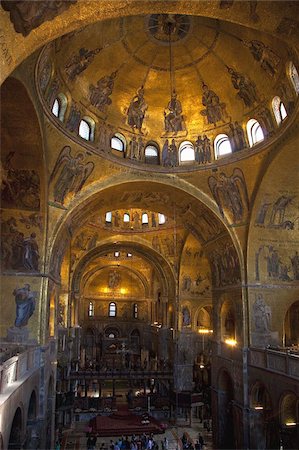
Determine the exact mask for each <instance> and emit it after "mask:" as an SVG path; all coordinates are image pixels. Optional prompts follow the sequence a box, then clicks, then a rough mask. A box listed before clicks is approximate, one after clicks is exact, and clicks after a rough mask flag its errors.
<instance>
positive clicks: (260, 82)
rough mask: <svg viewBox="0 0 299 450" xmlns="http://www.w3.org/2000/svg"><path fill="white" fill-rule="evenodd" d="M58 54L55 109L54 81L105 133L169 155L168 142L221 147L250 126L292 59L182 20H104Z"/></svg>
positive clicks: (66, 41) (235, 31) (245, 36)
mask: <svg viewBox="0 0 299 450" xmlns="http://www.w3.org/2000/svg"><path fill="white" fill-rule="evenodd" d="M47 52H48V53H49V48H48V49H46V50H45V51H44V54H46V53H47ZM50 52H51V61H52V63H51V64H52V67H51V70H52V85H51V83H50V82H49V81H48V80H47V79H46V81H45V76H44V74H45V72H44V71H43V70H42V69H40V71H39V73H40V74H42V75H40V83H42V84H43V85H45V84H47V83H48V87H47V88H45V87H43V88H42V89H44V90H45V92H47V91H48V93H47V94H45V96H46V98H47V101H48V103H49V102H51V99H52V100H53V95H52V97H51V93H52V92H53V89H52V87H53V83H54V92H55V93H56V94H57V93H58V92H62V93H63V94H65V96H66V98H67V99H68V100H70V99H71V102H72V104H73V106H74V105H75V106H74V107H75V108H78V110H79V111H80V112H81V117H82V116H87V117H90V118H91V119H92V120H93V121H94V123H95V124H96V127H97V129H98V130H99V131H98V134H101V133H102V131H103V127H107V128H108V130H109V135H110V136H111V135H112V134H113V133H116V132H118V133H121V134H122V135H123V136H124V137H125V138H126V140H127V142H129V141H130V139H132V136H133V137H134V136H136V139H138V137H139V138H140V137H141V138H142V139H143V141H144V142H147V143H148V142H155V143H157V144H158V146H159V148H160V149H162V148H163V144H164V142H165V140H166V139H168V138H169V139H172V138H175V139H177V140H178V141H177V143H178V142H179V141H180V142H182V141H185V140H187V141H189V140H190V141H192V142H194V141H195V140H196V139H197V137H198V136H199V135H204V134H207V136H208V137H209V138H210V139H213V138H215V136H216V135H217V134H219V133H226V134H229V132H230V125H231V124H232V122H236V121H237V122H238V123H239V124H241V125H242V126H243V128H244V127H245V124H246V122H247V121H248V119H250V118H252V117H256V116H258V115H259V114H260V113H261V111H262V110H263V108H265V107H268V108H269V107H270V104H271V101H272V98H273V96H274V95H277V86H278V83H280V82H281V80H282V79H283V78H284V77H286V70H285V67H286V62H287V61H288V60H289V58H290V56H289V54H288V49H287V48H286V46H285V43H282V42H281V41H279V40H278V39H276V38H274V37H273V36H271V37H270V36H268V35H266V34H265V33H260V32H258V31H257V30H253V29H249V28H245V27H242V26H239V25H236V24H232V23H228V22H225V21H219V20H215V19H209V18H203V17H195V16H187V15H179V14H176V15H171V14H168V15H161V14H160V15H159V14H155V15H150V16H130V17H125V18H118V19H113V20H107V21H103V22H98V23H95V24H92V25H89V26H87V27H85V28H84V29H81V30H79V31H76V32H74V33H71V34H68V35H65V36H63V37H62V38H59V39H58V40H56V41H55V45H54V46H53V47H52V48H51V49H50ZM44 60H45V58H43V57H41V58H40V64H41V62H42V61H44ZM41 78H42V80H41ZM49 86H50V87H49ZM49 92H50V93H49ZM66 116H69V111H68V112H67V113H66ZM67 119H68V117H67ZM69 130H71V131H72V129H71V127H69ZM101 130H102V131H101ZM102 134H103V133H102ZM97 139H98V135H97V136H96V138H95V145H97V142H96V141H97Z"/></svg>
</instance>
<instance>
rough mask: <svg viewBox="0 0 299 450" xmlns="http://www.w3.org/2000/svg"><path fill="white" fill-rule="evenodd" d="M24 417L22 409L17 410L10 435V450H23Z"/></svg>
mask: <svg viewBox="0 0 299 450" xmlns="http://www.w3.org/2000/svg"><path fill="white" fill-rule="evenodd" d="M22 421H23V417H22V411H21V408H20V407H19V408H17V410H16V412H15V415H14V418H13V421H12V425H11V430H10V435H9V441H8V450H12V449H14V450H21V448H22V433H23V423H22Z"/></svg>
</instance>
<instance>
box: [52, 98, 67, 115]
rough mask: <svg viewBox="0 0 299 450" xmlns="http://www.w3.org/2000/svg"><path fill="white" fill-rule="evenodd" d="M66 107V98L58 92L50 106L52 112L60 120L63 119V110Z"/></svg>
mask: <svg viewBox="0 0 299 450" xmlns="http://www.w3.org/2000/svg"><path fill="white" fill-rule="evenodd" d="M66 108H67V98H66V96H65V95H64V94H62V93H60V94H58V96H57V97H56V98H55V100H54V103H53V106H52V114H53V115H54V116H55V117H57V119H59V120H60V121H61V122H63V120H64V115H65V111H66Z"/></svg>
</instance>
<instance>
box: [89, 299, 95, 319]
mask: <svg viewBox="0 0 299 450" xmlns="http://www.w3.org/2000/svg"><path fill="white" fill-rule="evenodd" d="M88 316H89V317H93V316H94V304H93V302H89V304H88Z"/></svg>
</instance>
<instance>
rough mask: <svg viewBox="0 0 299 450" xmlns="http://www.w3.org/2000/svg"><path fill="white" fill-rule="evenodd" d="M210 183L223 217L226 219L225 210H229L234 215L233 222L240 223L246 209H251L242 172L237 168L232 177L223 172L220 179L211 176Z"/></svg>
mask: <svg viewBox="0 0 299 450" xmlns="http://www.w3.org/2000/svg"><path fill="white" fill-rule="evenodd" d="M208 183H209V187H210V190H211V192H212V194H213V197H214V199H215V201H216V203H217V205H218V208H219V212H220V214H221V215H222V217H224V208H227V209H228V210H229V211H231V212H232V214H233V222H234V223H235V222H240V221H241V220H242V219H243V216H244V211H245V209H247V210H248V208H249V199H248V192H247V187H246V181H245V177H244V174H243V172H242V170H241V169H239V168H237V167H236V168H235V169H234V171H233V174H232V175H231V176H230V177H228V176H226V175H225V173H223V172H222V173H221V174H220V176H219V178H218V179H217V178H216V177H214V176H211V177H209V180H208Z"/></svg>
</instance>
